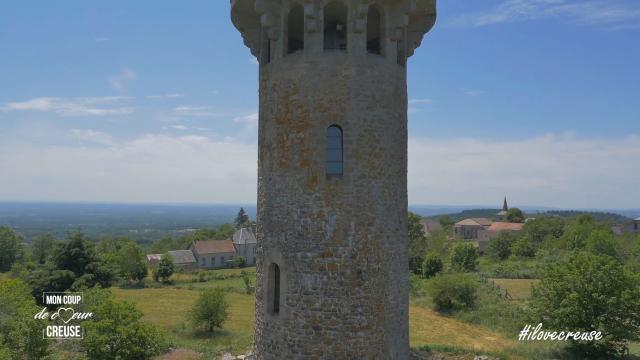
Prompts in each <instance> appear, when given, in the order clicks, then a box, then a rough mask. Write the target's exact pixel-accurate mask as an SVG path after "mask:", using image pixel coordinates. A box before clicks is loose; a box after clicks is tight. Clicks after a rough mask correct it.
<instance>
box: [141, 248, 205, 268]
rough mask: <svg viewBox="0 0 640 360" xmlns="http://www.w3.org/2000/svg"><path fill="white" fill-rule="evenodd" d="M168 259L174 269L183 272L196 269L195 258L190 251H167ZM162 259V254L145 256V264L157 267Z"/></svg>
mask: <svg viewBox="0 0 640 360" xmlns="http://www.w3.org/2000/svg"><path fill="white" fill-rule="evenodd" d="M167 254H169V257H171V260H172V261H173V265H175V266H176V267H179V268H182V269H185V270H193V269H195V268H197V264H196V258H195V257H194V256H193V252H191V250H172V251H168V252H167ZM160 259H162V254H147V262H148V263H149V265H151V266H155V265H158V263H159V262H160Z"/></svg>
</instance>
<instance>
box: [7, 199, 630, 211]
mask: <svg viewBox="0 0 640 360" xmlns="http://www.w3.org/2000/svg"><path fill="white" fill-rule="evenodd" d="M507 201H508V199H507ZM0 204H34V205H37V204H50V205H134V206H135V205H139V206H239V207H249V206H252V207H256V206H257V204H256V203H242V202H237V203H236V202H224V203H223V202H219V203H218V202H161V201H158V202H153V201H149V202H123V201H74V200H3V199H0ZM412 207H413V208H425V209H446V208H451V209H466V210H482V209H500V208H501V207H502V205H495V206H494V205H489V204H461V205H456V204H434V205H431V204H409V208H412ZM509 207H510V208H519V209H530V210H551V211H553V210H567V211H570V210H579V211H611V210H622V211H640V206H639V207H571V206H566V207H563V206H549V205H517V204H516V205H513V206H512V205H511V204H509Z"/></svg>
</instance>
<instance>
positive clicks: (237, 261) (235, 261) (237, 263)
mask: <svg viewBox="0 0 640 360" xmlns="http://www.w3.org/2000/svg"><path fill="white" fill-rule="evenodd" d="M231 265H232V266H233V267H234V268H243V267H245V266H246V265H247V260H245V258H243V257H242V256H234V257H233V258H231Z"/></svg>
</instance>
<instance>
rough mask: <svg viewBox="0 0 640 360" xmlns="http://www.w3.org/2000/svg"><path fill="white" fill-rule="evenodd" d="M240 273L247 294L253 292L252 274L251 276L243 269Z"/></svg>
mask: <svg viewBox="0 0 640 360" xmlns="http://www.w3.org/2000/svg"><path fill="white" fill-rule="evenodd" d="M240 275H241V276H242V281H243V282H244V289H245V292H246V293H247V294H252V293H253V290H254V288H253V286H251V276H249V273H248V272H246V271H244V270H242V272H240Z"/></svg>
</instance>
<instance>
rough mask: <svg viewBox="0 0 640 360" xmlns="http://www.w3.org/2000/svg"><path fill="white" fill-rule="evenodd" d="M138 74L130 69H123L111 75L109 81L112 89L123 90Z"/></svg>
mask: <svg viewBox="0 0 640 360" xmlns="http://www.w3.org/2000/svg"><path fill="white" fill-rule="evenodd" d="M137 78H138V75H137V74H136V73H135V72H134V71H133V70H131V69H123V70H122V71H121V72H120V73H119V74H118V75H114V76H111V77H110V78H109V83H111V86H113V88H114V89H116V90H118V91H124V90H125V89H126V87H127V85H129V84H130V83H132V82H133V81H135V80H136V79H137Z"/></svg>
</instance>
